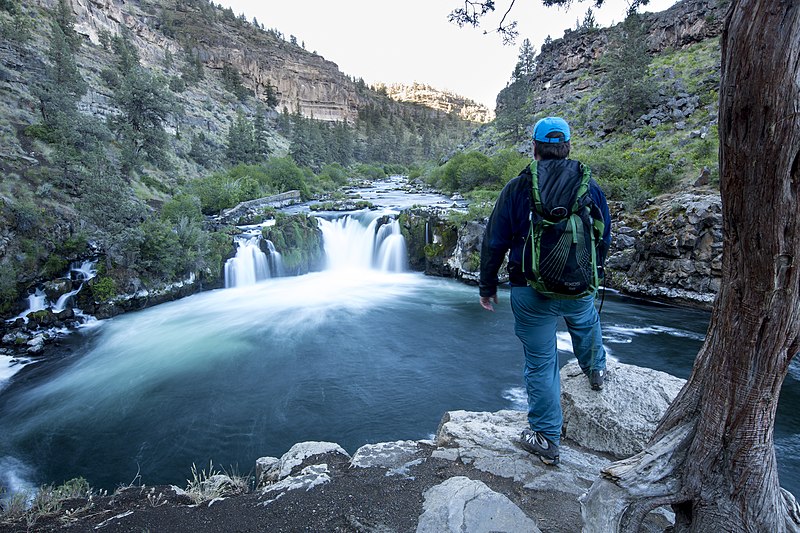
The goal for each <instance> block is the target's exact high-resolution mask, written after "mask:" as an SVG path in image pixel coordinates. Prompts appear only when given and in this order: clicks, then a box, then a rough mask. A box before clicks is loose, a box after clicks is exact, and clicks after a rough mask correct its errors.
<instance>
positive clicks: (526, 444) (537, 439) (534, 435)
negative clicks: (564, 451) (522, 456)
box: [519, 429, 560, 465]
mask: <svg viewBox="0 0 800 533" xmlns="http://www.w3.org/2000/svg"><path fill="white" fill-rule="evenodd" d="M519 445H520V446H521V447H522V449H523V450H525V451H526V452H530V453H532V454H534V455H537V456H538V457H539V459H541V461H542V462H543V463H544V464H546V465H557V464H558V463H559V462H560V457H559V455H558V444H555V443H553V442H552V441H551V440H550V439H548V438H547V437H545V436H544V435H542V434H541V433H539V432H538V431H532V430H530V429H526V430H523V432H522V435H520V437H519Z"/></svg>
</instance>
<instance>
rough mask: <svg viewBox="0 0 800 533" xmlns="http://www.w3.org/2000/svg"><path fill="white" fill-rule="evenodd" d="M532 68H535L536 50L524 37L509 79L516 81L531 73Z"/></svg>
mask: <svg viewBox="0 0 800 533" xmlns="http://www.w3.org/2000/svg"><path fill="white" fill-rule="evenodd" d="M534 70H536V51H535V50H534V48H533V46H532V45H531V41H530V40H529V39H525V40H524V41H522V46H520V48H519V56H518V59H517V64H516V66H515V67H514V72H513V73H512V74H511V80H512V81H516V80H521V79H523V78H526V77H528V76H530V75H532V74H533V72H534Z"/></svg>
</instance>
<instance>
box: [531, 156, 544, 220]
mask: <svg viewBox="0 0 800 533" xmlns="http://www.w3.org/2000/svg"><path fill="white" fill-rule="evenodd" d="M530 169H531V211H534V212H535V213H538V214H540V215H541V214H543V213H544V209H543V208H542V193H541V191H540V190H539V165H538V164H537V161H536V160H535V159H534V160H533V161H531V164H530Z"/></svg>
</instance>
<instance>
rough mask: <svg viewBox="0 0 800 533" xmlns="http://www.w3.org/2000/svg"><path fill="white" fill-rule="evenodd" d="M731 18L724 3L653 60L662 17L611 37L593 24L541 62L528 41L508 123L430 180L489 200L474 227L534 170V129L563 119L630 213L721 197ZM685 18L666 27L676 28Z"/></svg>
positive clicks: (577, 149)
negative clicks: (724, 76) (668, 198)
mask: <svg viewBox="0 0 800 533" xmlns="http://www.w3.org/2000/svg"><path fill="white" fill-rule="evenodd" d="M680 6H681V4H679V5H678V6H676V8H674V9H680V8H681V7H680ZM683 6H684V7H683V9H687V7H686V6H691V3H689V2H684V3H683ZM723 8H724V3H718V4H717V5H716V10H712V11H710V12H700V13H694V16H695V18H698V17H699V20H700V23H699V24H695V25H696V26H700V27H701V30H700V31H698V32H697V34H692V35H688V36H686V37H685V40H686V41H687V42H685V43H684V44H682V45H681V46H674V45H669V44H666V45H660V46H659V47H658V49H657V50H652V49H650V48H652V47H653V46H654V45H653V38H652V35H653V34H654V33H656V31H657V30H658V29H659V28H658V24H659V19H658V18H655V19H654V17H653V16H652V15H647V16H645V15H642V16H639V15H633V16H631V17H629V18H628V19H627V20H626V21H625V22H624V23H621V24H619V25H617V26H616V27H614V28H610V29H604V30H601V29H599V28H597V27H595V26H594V25H593V23H592V22H591V20H589V21H584V23H583V24H581V25H578V27H577V28H576V29H574V30H572V29H570V30H567V31H566V33H565V35H564V37H563V38H561V39H557V40H550V39H548V41H547V42H546V43H545V45H544V46H543V47H542V50H541V53H539V54H536V53H535V51H534V50H533V48H532V47H531V45H530V43H529V42H528V41H527V40H526V41H525V42H524V43H523V44H522V46H521V47H520V55H519V61H518V63H517V65H516V68H515V69H514V72H513V73H511V78H510V80H509V83H508V85H507V86H506V88H505V89H503V91H501V93H500V94H499V95H498V98H497V119H496V120H495V121H494V122H492V123H491V124H489V125H486V126H483V127H481V128H480V129H479V130H478V132H477V135H476V136H475V138H474V140H473V141H472V142H471V143H470V144H469V145H468V146H467V148H466V150H465V152H464V153H462V154H459V156H458V157H455V158H452V159H451V160H450V161H448V162H447V163H446V164H445V165H444V166H443V167H437V168H431V169H429V170H428V171H427V172H426V173H425V176H426V178H427V179H428V181H429V182H430V183H432V184H433V185H435V186H437V187H440V188H442V189H443V190H447V191H453V192H455V191H458V192H461V193H466V194H467V195H468V196H471V197H472V198H474V199H476V200H484V203H483V207H482V208H480V207H479V206H473V211H474V213H473V215H474V216H480V215H481V214H483V215H486V214H488V210H489V209H490V208H491V202H492V201H493V199H494V198H495V197H496V194H497V192H499V190H500V189H501V188H502V187H503V185H505V183H506V182H507V181H508V180H509V179H510V178H511V177H514V176H516V173H517V172H518V171H519V169H521V168H522V167H524V166H525V164H527V161H529V154H530V153H531V133H532V127H533V124H534V123H535V122H536V120H538V119H540V118H542V117H545V116H549V115H559V116H563V117H565V118H567V120H568V121H569V123H570V126H571V128H572V132H573V139H572V153H571V157H572V158H573V159H578V160H580V161H583V162H584V163H587V164H588V165H589V166H590V167H591V168H592V171H593V176H594V177H595V178H596V179H597V180H598V181H599V182H600V184H601V185H602V186H603V187H604V189H605V191H606V193H607V195H608V196H609V198H610V199H611V200H617V201H620V202H622V203H623V205H624V207H625V208H626V209H628V210H631V211H633V210H636V209H638V208H640V207H642V206H643V205H644V204H645V203H646V202H647V201H648V200H649V199H651V198H653V197H654V196H658V195H661V194H665V193H670V192H674V191H677V190H681V189H685V188H686V187H694V186H698V187H712V188H718V181H719V168H718V167H719V165H718V150H719V140H718V133H717V108H718V96H719V93H718V91H719V68H720V67H719V63H720V45H719V38H718V29H717V28H718V21H719V17H720V16H721V10H722V9H723ZM678 16H679V15H677V14H673V15H672V16H671V17H668V16H665V17H664V18H665V19H667V20H668V22H667V24H669V23H670V22H669V21H674V20H675V19H676V18H678ZM693 23H694V21H691V20H687V22H686V24H687V25H692V24H693ZM648 43H650V44H649V45H648ZM575 64H579V67H578V68H576V67H575V66H574V65H575ZM568 65H569V67H567V66H568ZM510 151H512V152H517V153H520V154H524V156H525V157H520V158H518V159H517V158H515V157H514V156H513V155H512V154H510V153H509V152H510ZM515 169H516V170H515Z"/></svg>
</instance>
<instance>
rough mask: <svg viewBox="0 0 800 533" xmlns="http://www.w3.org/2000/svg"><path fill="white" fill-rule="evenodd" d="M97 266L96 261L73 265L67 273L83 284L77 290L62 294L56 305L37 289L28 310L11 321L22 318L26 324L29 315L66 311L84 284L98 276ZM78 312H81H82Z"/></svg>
mask: <svg viewBox="0 0 800 533" xmlns="http://www.w3.org/2000/svg"><path fill="white" fill-rule="evenodd" d="M95 264H96V261H83V262H82V263H72V264H71V265H70V267H69V272H67V277H68V278H69V279H72V280H78V281H80V282H81V283H80V285H79V286H78V288H77V289H73V290H71V291H69V292H67V293H64V294H62V295H61V296H59V297H58V301H57V302H56V303H55V304H51V303H50V302H49V301H48V300H47V295H46V294H45V293H44V291H42V289H40V288H37V289H36V291H35V292H34V293H33V294H31V295H29V296H28V308H27V309H26V310H25V311H23V312H22V313H20V314H19V315H17V316H16V317H14V318H12V319H11V320H12V321H13V320H16V319H17V318H22V319H24V320H25V322H27V321H28V315H29V314H31V313H35V312H36V311H42V310H44V309H48V308H49V309H51V310H52V311H53V312H54V313H60V312H61V311H63V310H65V309H66V308H67V304H69V302H70V301H71V300H72V297H73V296H75V295H76V294H78V293H79V292H80V290H81V289H82V288H83V284H84V283H86V282H87V281H89V280H90V279H92V278H93V277H95V276H96V275H97V269H96V268H95ZM77 311H78V312H80V310H77Z"/></svg>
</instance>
